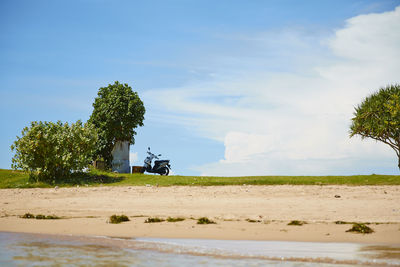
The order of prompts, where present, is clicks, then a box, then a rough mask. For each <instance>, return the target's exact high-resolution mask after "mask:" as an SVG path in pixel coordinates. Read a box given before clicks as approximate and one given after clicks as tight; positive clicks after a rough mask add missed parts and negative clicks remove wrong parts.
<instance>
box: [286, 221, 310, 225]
mask: <svg viewBox="0 0 400 267" xmlns="http://www.w3.org/2000/svg"><path fill="white" fill-rule="evenodd" d="M303 224H307V223H306V222H304V221H297V220H294V221H291V222H290V223H288V224H287V225H297V226H302V225H303Z"/></svg>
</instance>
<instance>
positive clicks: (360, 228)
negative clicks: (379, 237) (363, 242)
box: [346, 223, 374, 234]
mask: <svg viewBox="0 0 400 267" xmlns="http://www.w3.org/2000/svg"><path fill="white" fill-rule="evenodd" d="M346 232H355V233H361V234H371V233H373V232H374V230H372V228H370V227H368V226H366V225H365V224H364V223H353V227H351V228H350V229H349V230H347V231H346Z"/></svg>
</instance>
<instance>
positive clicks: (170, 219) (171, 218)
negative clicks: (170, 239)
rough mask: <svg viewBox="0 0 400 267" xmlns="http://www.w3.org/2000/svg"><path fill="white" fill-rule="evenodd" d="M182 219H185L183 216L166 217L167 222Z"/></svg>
mask: <svg viewBox="0 0 400 267" xmlns="http://www.w3.org/2000/svg"><path fill="white" fill-rule="evenodd" d="M184 220H185V218H182V217H176V218H174V217H168V218H167V222H181V221H184Z"/></svg>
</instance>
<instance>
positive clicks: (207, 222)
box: [197, 217, 216, 224]
mask: <svg viewBox="0 0 400 267" xmlns="http://www.w3.org/2000/svg"><path fill="white" fill-rule="evenodd" d="M197 224H216V222H214V221H212V220H210V219H208V218H207V217H201V218H199V219H198V220H197Z"/></svg>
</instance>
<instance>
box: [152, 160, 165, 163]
mask: <svg viewBox="0 0 400 267" xmlns="http://www.w3.org/2000/svg"><path fill="white" fill-rule="evenodd" d="M165 162H166V163H169V160H156V161H154V164H161V163H165Z"/></svg>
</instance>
